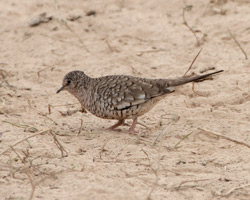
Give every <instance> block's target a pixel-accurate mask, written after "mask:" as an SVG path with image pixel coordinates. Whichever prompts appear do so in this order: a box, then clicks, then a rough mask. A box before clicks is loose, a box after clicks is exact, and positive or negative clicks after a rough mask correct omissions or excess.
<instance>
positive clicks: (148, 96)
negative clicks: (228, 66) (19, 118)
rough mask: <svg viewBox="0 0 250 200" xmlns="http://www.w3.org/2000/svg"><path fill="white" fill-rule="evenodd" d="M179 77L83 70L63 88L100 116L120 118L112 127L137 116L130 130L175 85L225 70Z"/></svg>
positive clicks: (69, 77) (72, 75) (71, 75)
mask: <svg viewBox="0 0 250 200" xmlns="http://www.w3.org/2000/svg"><path fill="white" fill-rule="evenodd" d="M222 71H223V70H220V71H216V72H213V73H209V74H205V75H197V76H192V77H184V78H177V79H146V78H138V77H133V76H126V75H111V76H103V77H99V78H90V77H89V76H87V75H86V74H85V73H84V72H82V71H72V72H69V73H68V74H66V76H65V77H64V79H63V84H62V87H61V88H60V89H59V90H58V91H57V93H59V92H60V91H62V90H67V91H68V92H69V93H71V94H72V95H73V96H75V97H76V98H77V99H78V101H79V102H80V103H81V105H82V106H83V107H84V108H85V109H86V110H88V111H89V112H91V113H92V114H93V115H95V116H97V117H101V118H104V119H117V120H118V122H117V123H116V124H115V125H113V126H111V127H110V129H115V128H116V127H118V126H120V125H122V124H124V122H125V119H133V123H132V125H131V127H130V129H129V132H130V133H131V132H134V128H135V125H136V123H137V117H139V116H141V115H143V114H145V113H146V112H148V111H149V110H150V109H151V108H152V107H153V106H154V105H155V104H156V103H157V102H158V101H160V100H161V99H162V98H164V97H165V96H166V95H167V94H168V93H171V92H174V90H175V87H176V86H179V85H183V84H186V83H188V82H192V81H199V80H201V79H205V78H207V77H208V76H211V75H213V74H216V73H219V72H222Z"/></svg>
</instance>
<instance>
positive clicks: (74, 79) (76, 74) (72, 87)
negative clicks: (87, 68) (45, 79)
mask: <svg viewBox="0 0 250 200" xmlns="http://www.w3.org/2000/svg"><path fill="white" fill-rule="evenodd" d="M86 77H87V76H86V75H85V74H84V72H83V71H72V72H69V73H68V74H66V75H65V76H64V79H63V82H62V87H61V88H60V89H59V90H57V92H56V93H59V92H61V91H62V90H66V91H68V92H69V93H71V94H73V93H75V92H76V91H77V89H78V87H79V85H80V84H81V83H83V82H84V80H85V78H86Z"/></svg>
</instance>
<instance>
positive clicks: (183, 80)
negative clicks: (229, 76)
mask: <svg viewBox="0 0 250 200" xmlns="http://www.w3.org/2000/svg"><path fill="white" fill-rule="evenodd" d="M223 71H224V70H219V71H216V72H212V73H208V74H204V75H196V76H191V77H183V78H179V79H170V80H169V81H168V84H169V86H178V85H183V84H185V83H189V82H194V81H200V80H202V79H205V78H207V77H209V76H211V75H214V74H217V73H220V72H223Z"/></svg>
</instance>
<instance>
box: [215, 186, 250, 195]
mask: <svg viewBox="0 0 250 200" xmlns="http://www.w3.org/2000/svg"><path fill="white" fill-rule="evenodd" d="M249 186H250V184H246V185H241V186H239V187H234V188H232V189H230V190H229V191H228V192H226V193H225V194H221V195H220V196H223V197H228V196H229V195H231V194H232V193H233V192H234V191H235V190H239V189H242V188H246V187H249Z"/></svg>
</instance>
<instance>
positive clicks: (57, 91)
mask: <svg viewBox="0 0 250 200" xmlns="http://www.w3.org/2000/svg"><path fill="white" fill-rule="evenodd" d="M64 87H65V86H62V87H61V88H60V89H59V90H57V91H56V93H59V92H61V91H62V90H63V89H64Z"/></svg>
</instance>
